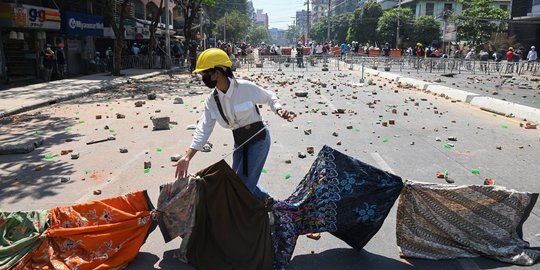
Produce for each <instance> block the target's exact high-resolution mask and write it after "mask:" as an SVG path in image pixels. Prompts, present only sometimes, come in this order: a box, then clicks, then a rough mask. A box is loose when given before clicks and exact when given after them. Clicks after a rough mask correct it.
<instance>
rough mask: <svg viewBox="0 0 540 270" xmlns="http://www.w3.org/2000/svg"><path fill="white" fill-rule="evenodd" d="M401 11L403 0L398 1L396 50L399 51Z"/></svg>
mask: <svg viewBox="0 0 540 270" xmlns="http://www.w3.org/2000/svg"><path fill="white" fill-rule="evenodd" d="M400 11H401V0H399V1H398V14H397V31H396V49H399V45H400V44H399V12H400Z"/></svg>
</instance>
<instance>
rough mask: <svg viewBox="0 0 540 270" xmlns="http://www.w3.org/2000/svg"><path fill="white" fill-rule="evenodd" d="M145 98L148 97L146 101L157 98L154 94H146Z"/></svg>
mask: <svg viewBox="0 0 540 270" xmlns="http://www.w3.org/2000/svg"><path fill="white" fill-rule="evenodd" d="M147 97H148V100H154V99H156V98H157V95H156V93H150V94H148V96H147Z"/></svg>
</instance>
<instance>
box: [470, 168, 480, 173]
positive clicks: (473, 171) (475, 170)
mask: <svg viewBox="0 0 540 270" xmlns="http://www.w3.org/2000/svg"><path fill="white" fill-rule="evenodd" d="M471 173H472V174H480V169H472V170H471Z"/></svg>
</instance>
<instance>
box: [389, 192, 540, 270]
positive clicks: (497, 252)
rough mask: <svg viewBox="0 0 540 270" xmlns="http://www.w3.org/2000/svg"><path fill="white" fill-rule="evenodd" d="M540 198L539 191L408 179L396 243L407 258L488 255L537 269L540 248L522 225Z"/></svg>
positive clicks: (403, 194) (450, 257)
mask: <svg viewBox="0 0 540 270" xmlns="http://www.w3.org/2000/svg"><path fill="white" fill-rule="evenodd" d="M537 199H538V194H537V193H525V192H518V191H515V190H511V189H506V188H504V187H500V186H477V185H472V186H454V185H442V184H430V183H419V182H412V181H407V182H406V184H405V187H404V190H403V192H402V195H401V198H400V201H399V206H398V215H397V228H396V231H397V232H396V234H397V244H398V246H399V247H400V248H401V252H402V256H403V257H413V258H422V259H434V260H439V259H455V258H470V257H478V256H486V257H489V258H492V259H495V260H499V261H503V262H507V263H513V264H517V265H532V264H534V262H535V261H537V260H538V259H540V250H535V249H530V248H529V243H528V242H526V241H524V240H523V233H522V225H523V223H524V222H525V220H526V219H527V218H528V216H529V214H530V212H531V210H532V208H533V206H534V204H535V203H536V201H537Z"/></svg>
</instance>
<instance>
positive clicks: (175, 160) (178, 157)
mask: <svg viewBox="0 0 540 270" xmlns="http://www.w3.org/2000/svg"><path fill="white" fill-rule="evenodd" d="M181 158H182V155H180V154H175V155H172V156H171V161H173V162H177V161H179V160H180V159H181Z"/></svg>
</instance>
